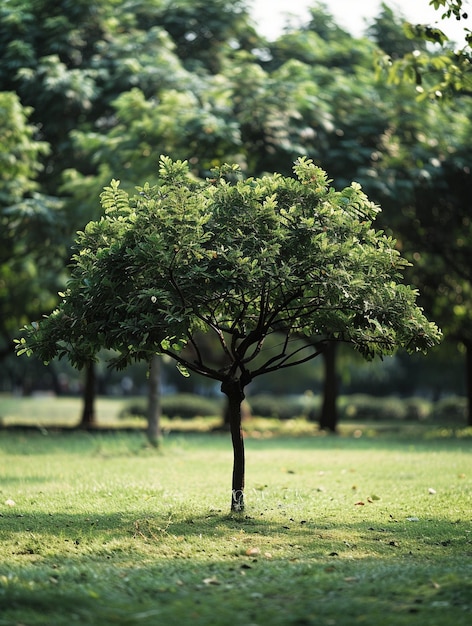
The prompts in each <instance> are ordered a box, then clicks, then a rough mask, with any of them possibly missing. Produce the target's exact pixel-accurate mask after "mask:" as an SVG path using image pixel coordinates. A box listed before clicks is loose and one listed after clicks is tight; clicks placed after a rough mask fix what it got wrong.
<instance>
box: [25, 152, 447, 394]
mask: <svg viewBox="0 0 472 626" xmlns="http://www.w3.org/2000/svg"><path fill="white" fill-rule="evenodd" d="M294 173H295V176H296V177H294V178H292V177H283V176H281V175H279V174H273V175H270V176H269V175H268V176H264V177H262V178H248V179H245V180H243V179H242V178H241V176H240V174H239V171H238V168H237V167H236V166H231V165H225V166H223V167H221V168H219V169H216V170H214V171H213V172H212V176H213V177H212V178H209V179H207V180H205V181H200V180H197V179H195V178H193V177H192V176H191V175H190V173H189V168H188V166H187V162H182V161H172V160H171V159H170V158H169V157H166V156H164V157H161V160H160V169H159V174H160V181H159V184H158V185H155V186H151V185H149V184H145V185H144V186H143V187H140V188H138V189H137V193H136V195H134V196H132V197H129V195H128V194H127V193H126V192H125V191H123V190H122V189H121V188H120V184H119V181H116V180H113V181H112V182H111V183H110V185H109V186H108V187H106V188H105V190H104V191H103V193H102V195H101V202H102V207H103V209H104V215H103V216H102V217H101V219H100V220H99V221H92V222H90V223H89V224H88V225H87V226H86V228H85V230H84V232H80V233H79V234H78V237H77V242H76V244H77V248H76V253H75V256H74V257H73V265H72V275H71V279H70V281H69V284H68V289H67V291H66V292H65V293H64V294H63V300H62V303H61V304H60V306H59V308H58V309H57V310H56V311H54V312H53V313H52V314H51V315H50V316H49V317H46V318H45V319H43V320H41V321H39V322H37V323H35V324H33V325H31V326H29V327H28V329H27V332H26V335H25V336H24V337H22V339H21V340H19V343H18V353H19V354H21V353H23V352H27V353H31V352H34V353H35V354H37V355H38V356H40V357H41V358H42V359H43V360H45V361H49V360H51V359H52V358H53V357H55V356H59V357H62V356H67V357H68V358H69V359H70V360H71V362H72V363H73V364H74V365H77V366H79V367H80V366H83V365H84V364H85V363H87V362H88V361H90V359H93V358H94V356H95V354H96V353H97V352H98V350H99V349H100V348H101V347H106V348H112V349H114V350H116V351H117V352H118V357H117V358H116V361H115V362H114V365H116V366H118V367H124V366H125V365H127V364H128V363H130V362H131V361H133V360H135V359H146V360H149V359H150V357H151V356H152V355H153V354H155V353H161V354H167V355H170V356H171V357H173V358H174V359H175V360H176V362H177V363H178V364H179V367H180V368H181V370H182V371H184V372H185V371H186V370H192V371H194V372H198V373H200V374H203V375H205V376H208V377H211V378H213V379H216V380H220V381H222V382H224V381H225V380H227V379H228V378H231V379H234V378H239V379H241V381H242V386H243V387H244V385H245V384H247V383H248V382H250V380H252V379H253V378H254V377H256V376H259V375H261V374H264V373H266V372H269V371H273V370H275V369H278V368H281V367H287V366H289V365H293V364H295V363H299V362H303V361H306V360H308V359H310V358H313V357H314V356H316V355H317V354H318V353H319V352H320V351H321V350H322V349H323V346H324V345H325V342H326V341H342V342H348V343H350V344H352V345H354V347H355V348H356V349H357V350H359V351H360V352H361V353H362V354H363V355H364V356H365V357H367V358H371V357H374V356H376V355H379V356H382V355H385V354H390V353H392V352H393V351H394V350H395V349H396V348H397V347H404V348H405V349H407V350H408V351H412V352H413V351H417V350H426V349H427V348H429V347H431V346H433V345H434V344H436V343H437V342H438V341H439V338H440V332H439V331H438V329H437V328H436V326H435V325H434V324H433V323H431V322H429V321H427V319H426V318H425V317H424V315H423V313H422V311H421V309H420V308H419V307H418V306H417V305H416V303H415V301H416V297H417V292H416V290H414V289H412V288H410V287H408V286H406V285H404V284H402V282H401V280H402V272H403V270H404V269H405V267H406V265H407V262H406V261H405V260H404V259H403V258H402V257H401V256H400V254H399V252H398V251H397V250H396V248H395V241H394V240H393V239H391V238H390V237H388V236H387V235H385V234H384V233H383V232H381V231H377V230H375V229H374V228H373V227H372V222H373V221H374V219H375V217H376V215H377V213H378V211H379V208H378V207H377V206H376V205H374V204H373V203H372V202H370V201H369V200H368V198H367V197H366V196H365V194H364V193H363V192H362V190H361V188H360V186H359V185H358V184H356V183H353V184H352V185H351V186H350V187H347V188H346V189H344V190H343V191H340V192H338V191H335V190H334V189H333V188H331V187H330V185H329V182H330V181H329V180H328V179H327V175H326V173H325V172H324V171H323V170H321V169H320V168H319V167H317V166H315V165H314V164H313V163H312V162H311V161H310V160H308V159H305V158H300V159H298V160H297V162H296V163H295V166H294ZM205 333H214V334H215V335H216V336H217V337H218V340H219V345H220V348H221V358H218V359H216V358H215V357H214V356H212V355H208V354H207V352H206V351H205V350H204V349H203V348H202V344H201V342H200V339H201V337H202V336H203V335H204V334H205ZM276 333H277V334H279V335H280V336H281V337H282V339H281V340H280V342H279V349H278V350H276V351H275V352H274V351H273V350H272V351H270V352H269V353H267V354H266V353H265V352H264V346H263V344H264V339H265V338H266V337H267V336H269V335H271V334H276ZM300 336H304V337H306V342H305V343H303V345H302V347H300V341H296V340H298V339H299V338H300Z"/></svg>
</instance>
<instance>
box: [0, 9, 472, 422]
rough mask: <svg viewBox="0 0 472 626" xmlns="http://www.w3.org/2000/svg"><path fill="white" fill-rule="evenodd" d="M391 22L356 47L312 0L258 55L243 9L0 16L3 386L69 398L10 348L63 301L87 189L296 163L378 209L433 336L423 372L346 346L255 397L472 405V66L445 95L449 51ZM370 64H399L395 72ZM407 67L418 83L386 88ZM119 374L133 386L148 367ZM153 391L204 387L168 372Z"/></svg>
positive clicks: (60, 372) (92, 196)
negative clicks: (183, 172)
mask: <svg viewBox="0 0 472 626" xmlns="http://www.w3.org/2000/svg"><path fill="white" fill-rule="evenodd" d="M424 1H425V4H426V2H427V0H424ZM437 4H443V5H444V4H447V3H445V2H439V3H437ZM453 4H454V5H456V4H460V3H453ZM403 21H404V20H403V18H402V16H401V15H399V14H397V13H396V12H395V11H394V10H392V9H391V8H389V6H388V5H386V4H383V5H382V7H381V10H380V13H379V15H378V17H377V18H376V19H375V20H373V22H372V24H371V25H370V27H369V28H368V30H367V32H366V36H365V37H362V38H355V37H353V36H352V35H350V34H349V33H348V32H346V31H344V30H343V29H341V28H340V27H339V26H338V25H337V24H336V22H335V20H334V19H333V17H332V16H331V15H330V13H329V10H328V8H327V6H326V5H325V4H322V3H318V4H314V5H313V8H312V9H311V12H310V19H309V20H308V21H307V23H306V24H304V25H303V26H302V27H299V28H297V29H289V28H287V29H286V31H285V32H283V33H282V34H281V35H280V36H279V37H278V38H277V39H276V40H274V41H267V40H266V39H265V38H264V37H262V36H261V35H260V34H259V33H258V31H257V25H256V24H254V23H253V22H252V21H251V18H250V13H249V11H248V6H247V3H246V2H245V1H244V0H231V2H229V1H228V0H205V1H200V0H176V1H175V2H172V3H169V2H167V1H166V0H73V1H72V0H61V1H60V2H57V0H8V1H7V2H5V3H3V4H2V6H1V7H0V59H1V62H0V160H1V176H0V224H1V227H0V309H1V315H0V358H1V376H0V388H1V389H3V390H12V389H15V388H22V389H24V390H26V391H28V390H31V389H34V388H38V387H41V386H43V387H44V386H48V387H52V388H53V389H55V390H56V391H57V392H61V391H64V390H65V389H66V388H65V385H64V381H66V380H67V381H68V384H69V390H71V387H70V384H71V382H72V383H73V385H75V384H76V379H77V375H76V374H75V373H74V372H71V371H69V370H68V369H67V366H66V365H65V364H62V363H53V365H52V368H51V366H50V369H49V370H47V372H45V371H44V368H43V367H42V365H41V364H39V363H37V362H35V361H34V360H31V361H30V362H26V363H25V361H24V360H21V362H19V360H18V359H16V358H15V356H14V344H13V338H14V337H15V336H17V335H18V329H19V328H20V327H21V326H22V325H23V324H24V323H26V322H29V321H31V320H34V319H39V318H40V317H41V316H42V315H43V314H46V313H49V312H50V311H51V309H52V308H53V307H54V306H55V304H56V303H57V301H58V295H57V293H58V291H60V290H61V289H62V288H63V287H64V285H65V283H66V281H67V265H68V262H69V259H70V256H71V246H72V241H73V237H74V234H75V232H76V231H77V230H78V229H81V228H83V226H84V225H85V224H86V223H87V222H88V221H89V220H90V219H97V217H98V215H99V210H100V205H99V202H98V197H99V193H100V192H101V190H102V188H103V187H104V186H105V185H107V184H108V183H109V182H110V179H111V178H118V179H120V180H121V184H122V187H124V188H125V189H127V190H128V191H130V192H132V191H133V190H134V186H135V184H141V183H142V182H143V181H145V180H149V181H150V182H152V181H154V180H155V179H156V172H157V163H158V159H159V155H160V154H169V155H171V156H172V158H174V159H179V158H182V159H188V160H189V163H190V165H191V168H192V171H193V173H194V174H195V176H199V177H205V176H207V175H208V174H209V170H210V168H212V167H213V166H215V165H220V164H222V163H223V162H226V161H228V162H235V163H238V164H239V165H240V166H241V168H242V169H243V171H244V172H245V173H247V174H248V175H256V176H258V175H261V174H263V173H265V172H272V171H278V172H281V173H282V174H285V175H290V174H291V168H292V164H293V162H294V161H295V159H296V158H297V157H298V156H299V155H306V156H307V157H309V158H311V159H313V160H314V161H315V162H316V163H317V164H319V165H320V166H321V167H323V169H325V170H326V171H327V172H328V174H329V176H330V178H331V179H332V180H333V184H334V186H335V187H337V188H342V187H345V186H347V185H349V184H350V182H351V181H353V180H355V181H357V182H359V183H360V184H361V185H362V187H363V189H364V190H365V192H366V193H367V195H368V196H369V198H371V199H372V200H374V201H375V202H377V203H378V204H380V205H381V207H382V209H383V212H382V213H381V216H380V221H381V223H382V225H383V227H384V228H385V230H387V231H388V232H390V233H392V234H393V235H394V236H395V237H396V238H397V240H398V247H399V249H400V250H401V252H402V254H403V255H404V256H406V257H407V258H410V259H412V260H414V263H415V265H414V269H412V272H411V276H409V277H408V279H409V282H411V283H412V284H414V285H415V286H417V287H418V288H419V289H420V292H421V300H420V304H421V305H422V306H423V307H424V309H425V311H426V313H427V315H428V316H429V317H430V318H431V319H434V320H435V321H436V322H437V323H438V324H439V325H440V326H441V327H442V329H443V331H444V334H445V341H444V343H443V345H442V346H441V347H440V348H438V349H436V350H434V351H433V352H432V353H431V354H429V355H428V357H421V358H420V357H414V358H413V357H406V356H405V355H403V354H401V353H399V354H398V355H397V356H395V357H394V358H392V359H388V360H386V361H385V362H384V363H383V364H379V363H376V364H367V365H362V366H361V365H360V363H359V362H358V361H357V360H356V357H355V356H354V355H353V354H352V353H351V352H348V351H347V350H340V351H339V353H338V354H336V355H335V354H331V355H329V354H328V355H327V358H325V360H324V363H312V364H310V365H308V366H305V367H300V368H296V370H295V371H293V372H287V371H285V372H284V373H283V376H278V377H277V375H274V376H272V377H268V378H267V379H266V381H265V388H264V389H257V390H255V391H258V392H260V391H267V390H269V391H272V392H273V393H282V392H284V393H288V392H292V393H297V392H303V391H305V390H306V389H312V390H314V391H321V390H323V385H324V394H325V399H326V400H327V402H328V405H327V406H326V411H327V412H328V413H329V411H331V412H333V411H335V405H334V403H335V397H336V394H335V393H334V392H335V391H336V384H338V385H339V386H341V387H342V389H343V391H345V392H346V391H348V392H349V391H353V392H354V391H360V390H362V391H367V392H368V393H372V394H382V393H391V392H392V391H396V392H397V393H402V394H405V395H406V394H409V395H413V394H415V393H421V394H425V395H428V396H430V397H432V398H435V399H436V398H439V397H441V395H443V394H448V393H467V394H468V395H469V398H470V400H471V401H470V404H471V405H472V307H471V306H470V304H471V303H470V300H471V279H472V267H471V264H470V258H471V253H472V250H471V248H472V222H471V214H470V198H472V174H471V169H470V168H471V163H472V142H471V139H472V104H471V102H472V100H471V98H470V90H469V89H468V87H467V85H468V80H469V78H470V74H469V73H468V72H469V71H470V70H469V69H468V68H469V66H470V63H469V66H467V63H465V62H463V61H464V58H466V56H467V55H466V54H465V53H464V56H463V57H461V67H460V68H459V69H460V71H459V70H458V71H457V72H456V73H455V74H454V76H456V79H457V80H455V82H454V81H452V79H451V80H449V78H448V77H447V76H445V73H446V72H449V74H448V76H449V77H450V74H451V72H452V71H453V70H451V63H445V61H444V59H445V58H446V59H449V60H450V59H451V58H454V57H453V55H454V54H455V52H454V48H453V47H452V44H449V43H448V42H447V41H446V42H444V41H443V40H441V41H442V44H441V45H439V44H433V43H431V41H438V39H437V37H436V39H434V37H431V36H429V37H425V36H424V32H421V31H420V30H418V29H414V28H411V27H407V28H406V29H405V28H404V26H403ZM379 59H380V60H381V62H379ZM424 59H427V60H428V63H429V65H426V63H425V61H424ZM416 60H418V63H419V61H420V60H421V63H422V65H421V66H418V67H417V68H416V70H417V73H416V74H415V65H414V64H415V63H416V62H417V61H416ZM376 64H377V68H378V67H384V68H385V67H390V68H393V69H389V72H390V75H389V76H386V75H385V73H384V72H383V71H376ZM396 64H397V65H396ZM398 64H402V65H400V66H399V65H398ZM425 68H426V69H428V68H430V69H431V68H432V69H431V71H430V72H428V71H426V70H425ZM420 69H421V73H420V75H421V80H419V79H417V75H418V72H419V70H420ZM433 70H434V71H433ZM392 72H393V73H392ZM395 72H396V73H395ZM401 72H403V73H407V74H408V75H411V76H412V77H413V80H414V83H415V84H416V83H418V84H417V85H416V87H415V86H412V85H411V84H410V83H409V82H408V81H404V80H397V78H398V76H399V74H401ZM453 73H454V72H453ZM438 75H440V76H442V77H443V79H444V80H443V83H441V84H445V83H444V81H445V80H446V78H448V81H449V82H448V83H447V87H448V88H449V87H451V85H452V87H451V89H452V88H454V94H453V97H445V96H447V95H448V94H442V93H440V92H439V90H438V88H437V85H438ZM419 83H420V84H419ZM464 372H465V373H466V374H465V375H464ZM88 374H89V375H88V377H87V378H85V379H84V380H85V381H87V380H88V384H89V387H90V388H91V389H92V390H93V389H94V387H95V385H96V384H97V381H98V384H100V385H102V387H99V390H103V391H104V390H107V389H108V390H110V389H114V390H116V389H117V388H119V387H117V386H119V385H120V384H121V382H122V377H123V374H122V373H120V375H119V376H120V378H117V375H116V374H114V373H113V372H110V371H109V370H107V369H106V366H102V364H99V367H98V371H96V369H94V368H92V367H91V368H90V371H89V373H88ZM97 374H98V377H97V376H96V375H97ZM94 375H95V377H94ZM126 376H127V378H128V379H129V380H132V381H133V382H134V385H135V387H134V388H135V389H136V385H138V386H140V382H139V381H144V380H145V367H144V366H142V365H141V364H137V365H136V367H135V368H134V370H131V371H129V372H128V373H127V374H126ZM84 380H82V381H81V383H80V384H81V385H82V387H83V385H84ZM164 383H165V385H167V386H168V388H169V389H171V388H172V389H174V388H176V389H180V390H185V391H188V390H192V391H194V390H199V391H204V392H206V393H211V392H212V391H213V390H212V389H209V388H207V389H206V390H203V389H202V385H203V382H202V381H200V380H196V379H195V377H191V378H190V379H184V378H182V377H180V375H179V374H178V373H176V372H175V370H174V369H173V368H172V367H167V366H166V365H165V364H164ZM125 386H126V385H125ZM128 387H129V386H128ZM330 403H331V404H330ZM91 410H92V409H91V408H90V406H89V408H88V411H89V412H90V411H91ZM84 419H93V414H89V415H88V418H87V416H86V415H85V416H84ZM469 420H470V421H472V411H469ZM328 426H329V424H328Z"/></svg>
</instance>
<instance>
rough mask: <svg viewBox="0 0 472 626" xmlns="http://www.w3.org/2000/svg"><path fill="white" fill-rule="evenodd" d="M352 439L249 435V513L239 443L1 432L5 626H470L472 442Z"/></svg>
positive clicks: (0, 561)
mask: <svg viewBox="0 0 472 626" xmlns="http://www.w3.org/2000/svg"><path fill="white" fill-rule="evenodd" d="M0 412H1V411H0ZM256 423H257V421H256ZM354 426H355V425H351V426H350V427H349V429H348V427H346V430H345V432H344V434H343V435H342V436H340V437H331V436H313V435H312V436H303V437H302V436H297V437H295V436H288V435H287V434H284V435H280V434H279V433H277V432H275V434H274V431H273V430H272V431H267V430H264V429H263V428H262V427H258V428H255V427H253V426H252V425H250V424H249V425H248V431H249V432H250V433H251V435H250V436H248V438H247V442H246V448H247V488H246V500H247V509H246V511H245V513H244V514H243V515H242V516H237V515H230V514H229V505H230V489H229V487H230V473H231V460H232V459H231V445H230V441H229V436H228V435H225V434H207V433H190V432H177V431H175V429H174V432H171V433H170V434H169V435H167V437H166V438H165V440H164V445H163V446H162V448H161V449H160V450H158V451H156V450H154V449H151V448H149V447H147V446H146V442H145V438H144V436H143V435H142V434H141V433H139V432H135V433H124V432H116V433H114V434H110V433H106V434H105V433H101V432H97V433H92V434H91V433H75V432H74V433H72V432H55V431H50V430H47V429H45V428H44V426H43V427H42V428H41V429H40V430H37V431H33V432H26V431H24V432H21V431H10V430H4V431H3V432H1V434H0V535H1V542H0V626H14V625H15V626H17V625H19V624H21V625H23V626H34V625H36V624H38V625H39V624H41V625H44V624H48V625H49V624H50V625H54V626H62V625H64V626H66V625H67V626H69V625H70V624H74V623H78V624H84V625H95V624H97V625H99V626H108V625H111V624H117V625H120V626H124V625H138V624H146V625H154V624H156V625H158V624H159V625H161V624H165V625H169V626H173V625H176V626H177V625H179V626H180V625H185V624H190V623H191V624H195V625H197V626H200V625H202V626H203V625H205V626H207V625H211V626H226V625H229V624H231V625H232V624H241V625H246V626H249V625H265V624H271V625H272V626H285V625H293V626H310V625H313V626H315V625H316V626H320V625H326V626H343V625H346V626H351V625H353V624H364V625H367V626H374V625H375V626H377V625H378V624H379V623H382V624H383V625H385V626H388V625H392V626H402V625H403V624H408V625H410V624H411V625H415V624H418V625H421V626H422V625H423V624H428V626H446V625H447V626H449V625H450V624H454V625H455V626H461V625H464V626H465V625H466V624H469V623H470V612H471V609H472V535H471V530H472V528H471V525H470V512H471V499H472V498H471V492H472V490H471V484H472V466H471V460H470V439H469V438H467V437H465V436H462V437H458V436H452V433H451V431H449V430H447V429H443V430H439V429H437V430H435V431H432V430H426V429H425V430H423V431H422V432H421V433H420V432H418V431H415V433H411V432H407V433H406V434H405V433H400V435H401V436H399V435H398V433H394V432H389V431H388V430H387V429H385V431H383V432H382V433H381V434H380V435H376V436H374V434H375V433H373V431H371V430H370V427H367V426H366V425H362V426H359V425H357V427H354ZM361 431H362V436H359V435H360V433H361ZM269 434H270V435H272V436H270V437H269V436H268V435H269ZM297 434H300V433H298V431H297ZM276 435H277V436H276Z"/></svg>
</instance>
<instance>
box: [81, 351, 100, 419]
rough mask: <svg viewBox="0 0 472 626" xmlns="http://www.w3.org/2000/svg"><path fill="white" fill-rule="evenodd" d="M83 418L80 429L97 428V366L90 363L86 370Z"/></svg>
mask: <svg viewBox="0 0 472 626" xmlns="http://www.w3.org/2000/svg"><path fill="white" fill-rule="evenodd" d="M83 401H84V404H83V408H82V418H81V420H80V424H79V428H84V429H86V430H87V429H91V428H95V426H96V425H97V424H96V419H95V364H94V363H93V362H90V363H89V364H88V365H87V366H86V368H85V384H84V393H83Z"/></svg>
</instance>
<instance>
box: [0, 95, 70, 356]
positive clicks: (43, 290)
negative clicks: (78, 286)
mask: <svg viewBox="0 0 472 626" xmlns="http://www.w3.org/2000/svg"><path fill="white" fill-rule="evenodd" d="M31 113H32V112H31V109H29V108H27V107H23V106H22V105H21V103H20V101H19V98H18V97H17V95H16V94H14V93H11V92H3V93H2V92H0V164H1V176H0V310H1V315H0V359H2V358H5V357H6V356H8V355H9V354H11V353H13V350H14V344H13V341H12V338H13V337H14V336H15V334H16V333H17V329H18V327H19V326H21V325H23V324H24V323H25V322H26V321H27V320H28V319H31V317H32V316H33V317H36V316H38V315H39V316H40V315H42V314H43V313H46V312H48V311H50V310H51V308H52V307H54V306H55V304H56V302H57V290H58V289H59V288H61V287H63V286H64V281H63V279H64V274H63V272H62V267H63V260H64V257H65V254H66V246H65V244H64V223H63V219H62V217H63V216H62V212H61V208H62V205H61V203H60V202H59V201H58V199H57V198H52V197H49V196H46V195H44V194H43V193H41V191H40V188H39V185H38V182H37V177H38V173H39V172H40V170H41V155H43V154H45V153H47V152H48V150H49V146H48V145H47V144H46V143H45V142H42V141H38V140H36V139H35V132H36V129H35V127H34V126H33V125H32V124H30V116H31Z"/></svg>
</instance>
